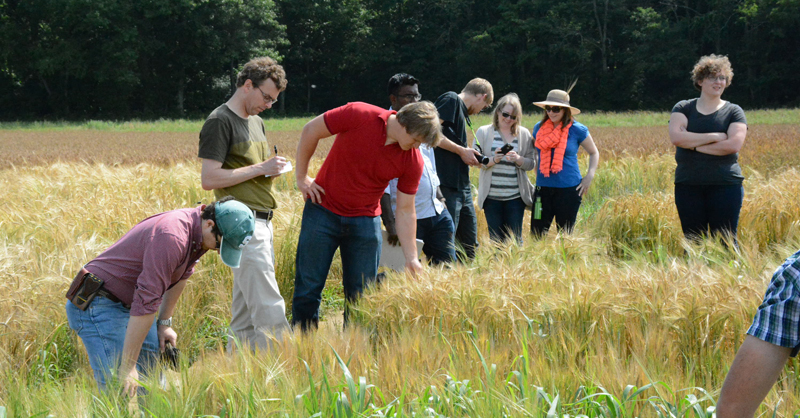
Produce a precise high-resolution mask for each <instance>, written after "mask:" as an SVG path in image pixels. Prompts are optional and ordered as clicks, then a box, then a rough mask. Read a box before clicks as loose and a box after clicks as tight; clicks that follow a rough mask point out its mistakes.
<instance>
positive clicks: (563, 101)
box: [533, 90, 581, 115]
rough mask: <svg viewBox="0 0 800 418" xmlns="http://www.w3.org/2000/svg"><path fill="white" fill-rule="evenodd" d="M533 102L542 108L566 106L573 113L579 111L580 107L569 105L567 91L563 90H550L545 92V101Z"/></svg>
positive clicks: (575, 113)
mask: <svg viewBox="0 0 800 418" xmlns="http://www.w3.org/2000/svg"><path fill="white" fill-rule="evenodd" d="M533 104H535V105H536V106H539V107H541V108H542V109H544V107H545V106H561V107H568V108H570V109H571V110H572V114H573V115H577V114H579V113H581V110H580V109H578V108H577V107H574V106H570V105H569V93H567V92H565V91H564V90H550V93H547V99H546V100H545V101H543V102H533Z"/></svg>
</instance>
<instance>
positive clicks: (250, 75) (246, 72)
mask: <svg viewBox="0 0 800 418" xmlns="http://www.w3.org/2000/svg"><path fill="white" fill-rule="evenodd" d="M268 78H269V79H270V80H272V82H273V83H275V87H277V88H278V90H280V91H284V90H286V84H287V83H288V82H287V81H286V72H285V71H283V67H282V66H281V65H280V64H278V62H277V61H275V60H274V59H272V58H270V57H258V58H253V59H251V60H250V61H249V62H248V63H247V64H245V65H244V68H242V71H239V76H238V77H237V78H236V87H237V88H238V87H242V86H243V85H244V83H245V81H247V80H252V82H253V86H254V87H259V86H261V84H262V83H264V81H266V80H267V79H268Z"/></svg>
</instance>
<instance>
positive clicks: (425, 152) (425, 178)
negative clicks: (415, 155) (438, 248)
mask: <svg viewBox="0 0 800 418" xmlns="http://www.w3.org/2000/svg"><path fill="white" fill-rule="evenodd" d="M419 152H420V154H422V161H423V163H424V169H423V170H422V177H421V178H420V180H419V188H418V189H417V194H416V195H415V196H414V207H415V209H416V211H417V219H425V218H430V217H432V216H436V215H438V214H440V213H442V211H443V210H444V205H443V204H442V202H440V201H439V199H437V198H436V189H438V188H439V176H438V175H437V173H436V159H435V157H434V153H433V148H431V147H430V146H429V145H427V144H423V145H421V146H420V147H419ZM386 193H389V194H390V195H391V196H392V211H394V212H397V179H394V180H392V181H390V182H389V187H387V188H386Z"/></svg>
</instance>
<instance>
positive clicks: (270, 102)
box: [256, 86, 278, 106]
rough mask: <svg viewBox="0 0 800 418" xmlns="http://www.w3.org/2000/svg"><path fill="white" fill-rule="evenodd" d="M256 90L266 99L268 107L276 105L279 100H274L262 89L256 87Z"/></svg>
mask: <svg viewBox="0 0 800 418" xmlns="http://www.w3.org/2000/svg"><path fill="white" fill-rule="evenodd" d="M256 88H257V89H258V91H259V92H261V98H262V99H264V101H265V102H266V103H267V106H269V105H271V104H275V103H276V102H277V101H278V99H273V98H272V96H270V95H269V94H266V93H264V90H261V87H258V86H256Z"/></svg>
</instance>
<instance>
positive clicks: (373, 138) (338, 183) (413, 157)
mask: <svg viewBox="0 0 800 418" xmlns="http://www.w3.org/2000/svg"><path fill="white" fill-rule="evenodd" d="M395 113H396V112H394V111H393V110H386V109H382V108H379V107H377V106H373V105H370V104H367V103H359V102H354V103H348V104H347V105H344V106H342V107H337V108H336V109H332V110H329V111H327V112H325V114H324V116H323V120H324V121H325V125H326V126H327V128H328V132H330V133H332V134H336V139H334V141H333V146H332V147H331V150H330V152H329V153H328V156H327V157H325V162H323V163H322V168H320V170H319V174H317V178H316V179H315V182H316V183H317V184H318V185H319V186H320V187H322V188H323V189H324V190H325V194H323V195H322V206H324V207H325V208H326V209H328V210H330V211H331V212H333V213H335V214H337V215H339V216H347V217H354V216H378V215H380V214H381V208H380V200H381V196H383V191H384V190H385V189H386V186H387V185H388V184H389V180H391V179H393V178H399V179H400V180H399V182H398V189H399V190H400V191H401V192H403V193H405V194H412V195H413V194H416V193H417V188H418V187H419V178H420V176H421V175H422V166H423V163H422V157H421V156H420V153H419V151H418V150H416V149H413V148H412V149H408V150H403V149H402V148H400V145H399V144H396V143H393V144H389V145H386V138H387V137H386V124H387V121H388V120H389V117H390V116H391V115H393V114H395Z"/></svg>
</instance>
